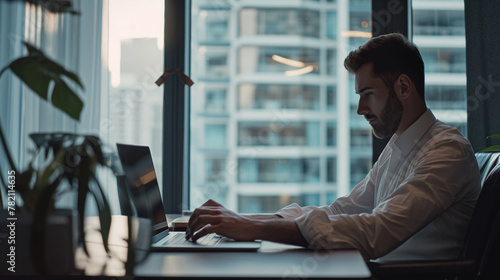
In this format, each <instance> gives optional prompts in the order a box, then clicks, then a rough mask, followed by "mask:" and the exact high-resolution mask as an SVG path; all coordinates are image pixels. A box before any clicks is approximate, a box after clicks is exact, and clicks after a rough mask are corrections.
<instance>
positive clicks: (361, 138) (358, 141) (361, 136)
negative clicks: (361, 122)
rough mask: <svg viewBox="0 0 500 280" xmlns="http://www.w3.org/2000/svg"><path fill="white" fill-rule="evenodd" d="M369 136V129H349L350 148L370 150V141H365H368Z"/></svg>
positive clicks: (370, 132)
mask: <svg viewBox="0 0 500 280" xmlns="http://www.w3.org/2000/svg"><path fill="white" fill-rule="evenodd" d="M371 135H372V131H371V129H355V128H353V129H351V147H353V148H371V147H372V144H371V141H366V139H370V137H371Z"/></svg>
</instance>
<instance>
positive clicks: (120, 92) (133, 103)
mask: <svg viewBox="0 0 500 280" xmlns="http://www.w3.org/2000/svg"><path fill="white" fill-rule="evenodd" d="M146 3H147V5H146ZM163 17H164V1H163V0H147V1H135V0H110V1H109V23H108V24H109V37H108V38H107V40H108V42H109V43H108V45H109V48H108V50H107V51H106V52H107V53H108V55H109V61H106V62H105V64H107V65H109V72H110V79H111V85H110V87H109V98H108V103H107V104H102V115H103V119H104V120H107V122H106V123H105V124H104V125H103V124H101V125H103V127H102V128H101V130H100V132H101V137H102V138H103V139H104V140H105V141H106V142H107V143H110V144H114V143H116V142H119V143H128V144H136V145H147V146H149V147H150V149H151V152H152V155H153V161H154V164H155V168H156V171H157V172H156V173H157V176H158V183H159V184H160V185H161V184H162V172H160V171H161V170H162V163H163V158H162V150H163V149H162V131H163V124H162V115H163V89H162V88H160V87H158V86H156V85H155V81H156V79H157V78H158V77H159V76H160V75H161V74H162V73H163V34H164V33H163V25H164V23H163ZM146 18H147V20H144V19H146Z"/></svg>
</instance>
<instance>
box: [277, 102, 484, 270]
mask: <svg viewBox="0 0 500 280" xmlns="http://www.w3.org/2000/svg"><path fill="white" fill-rule="evenodd" d="M479 191H480V180H479V170H478V166H477V161H476V157H475V155H474V152H473V151H472V148H471V146H470V143H469V142H468V141H467V140H466V139H465V138H464V137H463V136H462V135H461V134H460V132H459V131H458V130H457V129H455V128H453V127H451V126H448V125H446V124H444V123H442V122H440V121H438V120H436V118H435V117H434V115H433V114H432V112H431V111H430V110H427V111H426V112H425V113H424V114H423V115H422V116H421V117H420V118H419V119H418V120H417V121H416V122H415V123H413V124H412V125H411V126H410V127H409V128H408V129H406V130H405V131H404V132H403V133H402V134H401V135H399V137H398V136H396V135H394V136H393V137H392V138H391V139H390V141H389V143H388V144H387V146H386V147H385V149H384V150H383V151H382V153H381V155H380V157H379V159H378V161H377V162H376V163H375V164H374V165H373V168H372V169H371V170H370V172H369V173H368V175H367V176H366V178H365V179H364V180H363V181H361V182H360V183H359V184H358V185H357V186H356V187H355V188H354V189H353V190H352V192H351V194H349V195H348V196H345V197H341V198H339V199H337V200H336V201H335V202H333V203H332V204H331V205H329V206H322V207H314V206H308V207H300V206H299V205H297V204H291V205H289V206H286V207H284V208H282V209H281V210H279V211H278V212H276V214H278V215H280V216H282V217H284V218H287V219H294V220H295V222H296V224H297V226H298V227H299V229H300V231H301V233H302V235H303V236H304V238H305V239H306V240H307V242H308V243H309V247H310V248H325V249H345V248H356V249H358V250H359V251H360V252H361V254H362V255H363V257H364V258H365V259H378V258H380V260H393V259H397V260H402V259H414V260H415V259H446V258H456V257H458V255H459V253H460V250H461V248H462V245H463V241H464V238H465V234H466V232H467V227H468V224H469V220H470V217H471V215H472V211H473V209H474V205H475V203H476V200H477V197H478V195H479Z"/></svg>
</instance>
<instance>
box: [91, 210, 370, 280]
mask: <svg viewBox="0 0 500 280" xmlns="http://www.w3.org/2000/svg"><path fill="white" fill-rule="evenodd" d="M123 218H124V216H117V217H113V220H112V233H110V239H111V238H113V239H114V240H117V239H119V240H121V242H122V244H121V245H120V246H113V245H112V246H110V247H111V250H112V251H113V255H114V256H118V257H117V258H116V260H114V261H113V260H110V259H109V258H107V259H106V258H102V256H101V257H97V256H93V258H92V259H93V260H84V263H85V264H87V265H85V267H86V268H84V270H85V271H86V274H91V275H95V273H96V272H97V273H98V274H100V273H104V274H107V275H112V276H124V272H125V269H124V264H123V259H126V247H125V246H123V245H124V244H126V243H124V241H123V236H120V237H118V235H121V234H122V233H126V232H127V230H126V228H125V230H124V229H123V228H122V227H123V225H124V224H125V225H126V220H123ZM123 221H125V222H123ZM118 227H120V228H121V229H118ZM110 243H113V242H111V240H110ZM87 244H88V245H90V247H99V246H100V247H102V244H101V245H99V244H96V243H95V242H90V243H87ZM99 250H101V252H102V250H103V249H102V248H101V249H99V248H95V249H94V248H92V249H91V251H92V252H97V251H99ZM139 253H140V252H139ZM99 255H101V254H99ZM119 256H122V257H119ZM123 256H125V258H123ZM96 257H97V258H96ZM101 259H103V260H104V259H106V264H105V265H104V266H100V265H98V262H99V260H101ZM96 260H97V262H96ZM103 268H105V269H104V270H103ZM134 275H135V276H137V277H162V278H164V277H166V278H191V279H193V278H194V279H203V278H205V279H210V278H212V279H220V278H231V279H234V278H242V279H262V278H266V279H288V278H300V279H326V278H328V279H369V278H370V271H369V270H368V267H367V266H366V264H365V262H364V261H363V259H362V257H361V254H360V253H359V252H358V251H355V250H333V251H314V250H307V249H304V248H302V247H298V246H292V245H283V244H278V243H273V242H267V241H264V242H262V247H261V248H260V249H259V251H257V252H151V253H150V254H149V256H148V257H147V258H146V260H145V261H144V262H142V263H140V264H138V265H137V266H136V267H135V270H134Z"/></svg>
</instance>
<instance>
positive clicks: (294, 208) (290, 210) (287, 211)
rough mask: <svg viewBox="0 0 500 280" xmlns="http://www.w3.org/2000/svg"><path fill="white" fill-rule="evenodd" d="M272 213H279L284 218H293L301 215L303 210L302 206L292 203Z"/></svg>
mask: <svg viewBox="0 0 500 280" xmlns="http://www.w3.org/2000/svg"><path fill="white" fill-rule="evenodd" d="M274 214H276V215H279V216H281V217H283V218H285V219H295V218H297V217H300V216H302V215H303V214H304V211H303V210H302V207H300V206H299V205H298V204H297V203H292V204H290V205H288V206H285V207H283V208H281V209H280V210H278V211H276V213H274Z"/></svg>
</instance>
